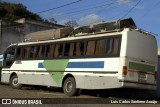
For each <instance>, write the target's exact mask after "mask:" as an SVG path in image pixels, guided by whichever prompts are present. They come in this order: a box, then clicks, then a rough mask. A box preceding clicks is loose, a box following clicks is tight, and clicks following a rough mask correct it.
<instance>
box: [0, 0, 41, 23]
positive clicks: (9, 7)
mask: <svg viewBox="0 0 160 107" xmlns="http://www.w3.org/2000/svg"><path fill="white" fill-rule="evenodd" d="M24 17H25V18H28V19H31V20H36V21H43V19H42V18H41V17H40V16H39V15H37V14H35V13H32V12H30V11H29V10H27V8H26V7H25V6H24V5H22V4H14V3H8V2H1V1H0V19H10V20H17V19H19V18H24Z"/></svg>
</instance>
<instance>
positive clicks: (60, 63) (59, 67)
mask: <svg viewBox="0 0 160 107" xmlns="http://www.w3.org/2000/svg"><path fill="white" fill-rule="evenodd" d="M68 61H69V60H44V62H43V66H44V67H45V68H46V69H47V70H51V71H55V72H49V73H50V75H51V76H52V78H53V80H54V81H55V82H56V83H57V85H60V83H61V81H62V78H63V73H64V71H65V69H66V66H67V64H68ZM56 71H62V72H56Z"/></svg>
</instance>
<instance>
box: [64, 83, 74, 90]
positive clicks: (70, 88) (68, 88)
mask: <svg viewBox="0 0 160 107" xmlns="http://www.w3.org/2000/svg"><path fill="white" fill-rule="evenodd" d="M65 89H66V92H68V93H69V92H71V91H72V89H73V84H72V82H71V81H68V82H67V83H66V85H65Z"/></svg>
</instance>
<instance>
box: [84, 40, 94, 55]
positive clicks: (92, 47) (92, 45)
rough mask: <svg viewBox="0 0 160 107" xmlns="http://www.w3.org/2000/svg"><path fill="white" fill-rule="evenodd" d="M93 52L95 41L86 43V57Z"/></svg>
mask: <svg viewBox="0 0 160 107" xmlns="http://www.w3.org/2000/svg"><path fill="white" fill-rule="evenodd" d="M94 51H95V40H89V41H88V42H87V50H86V55H94Z"/></svg>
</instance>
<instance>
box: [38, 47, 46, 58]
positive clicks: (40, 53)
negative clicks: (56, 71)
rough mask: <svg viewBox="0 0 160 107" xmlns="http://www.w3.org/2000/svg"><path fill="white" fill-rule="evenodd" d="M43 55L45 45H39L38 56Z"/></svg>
mask: <svg viewBox="0 0 160 107" xmlns="http://www.w3.org/2000/svg"><path fill="white" fill-rule="evenodd" d="M44 56H45V46H40V49H39V54H38V57H39V58H42V57H44Z"/></svg>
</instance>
